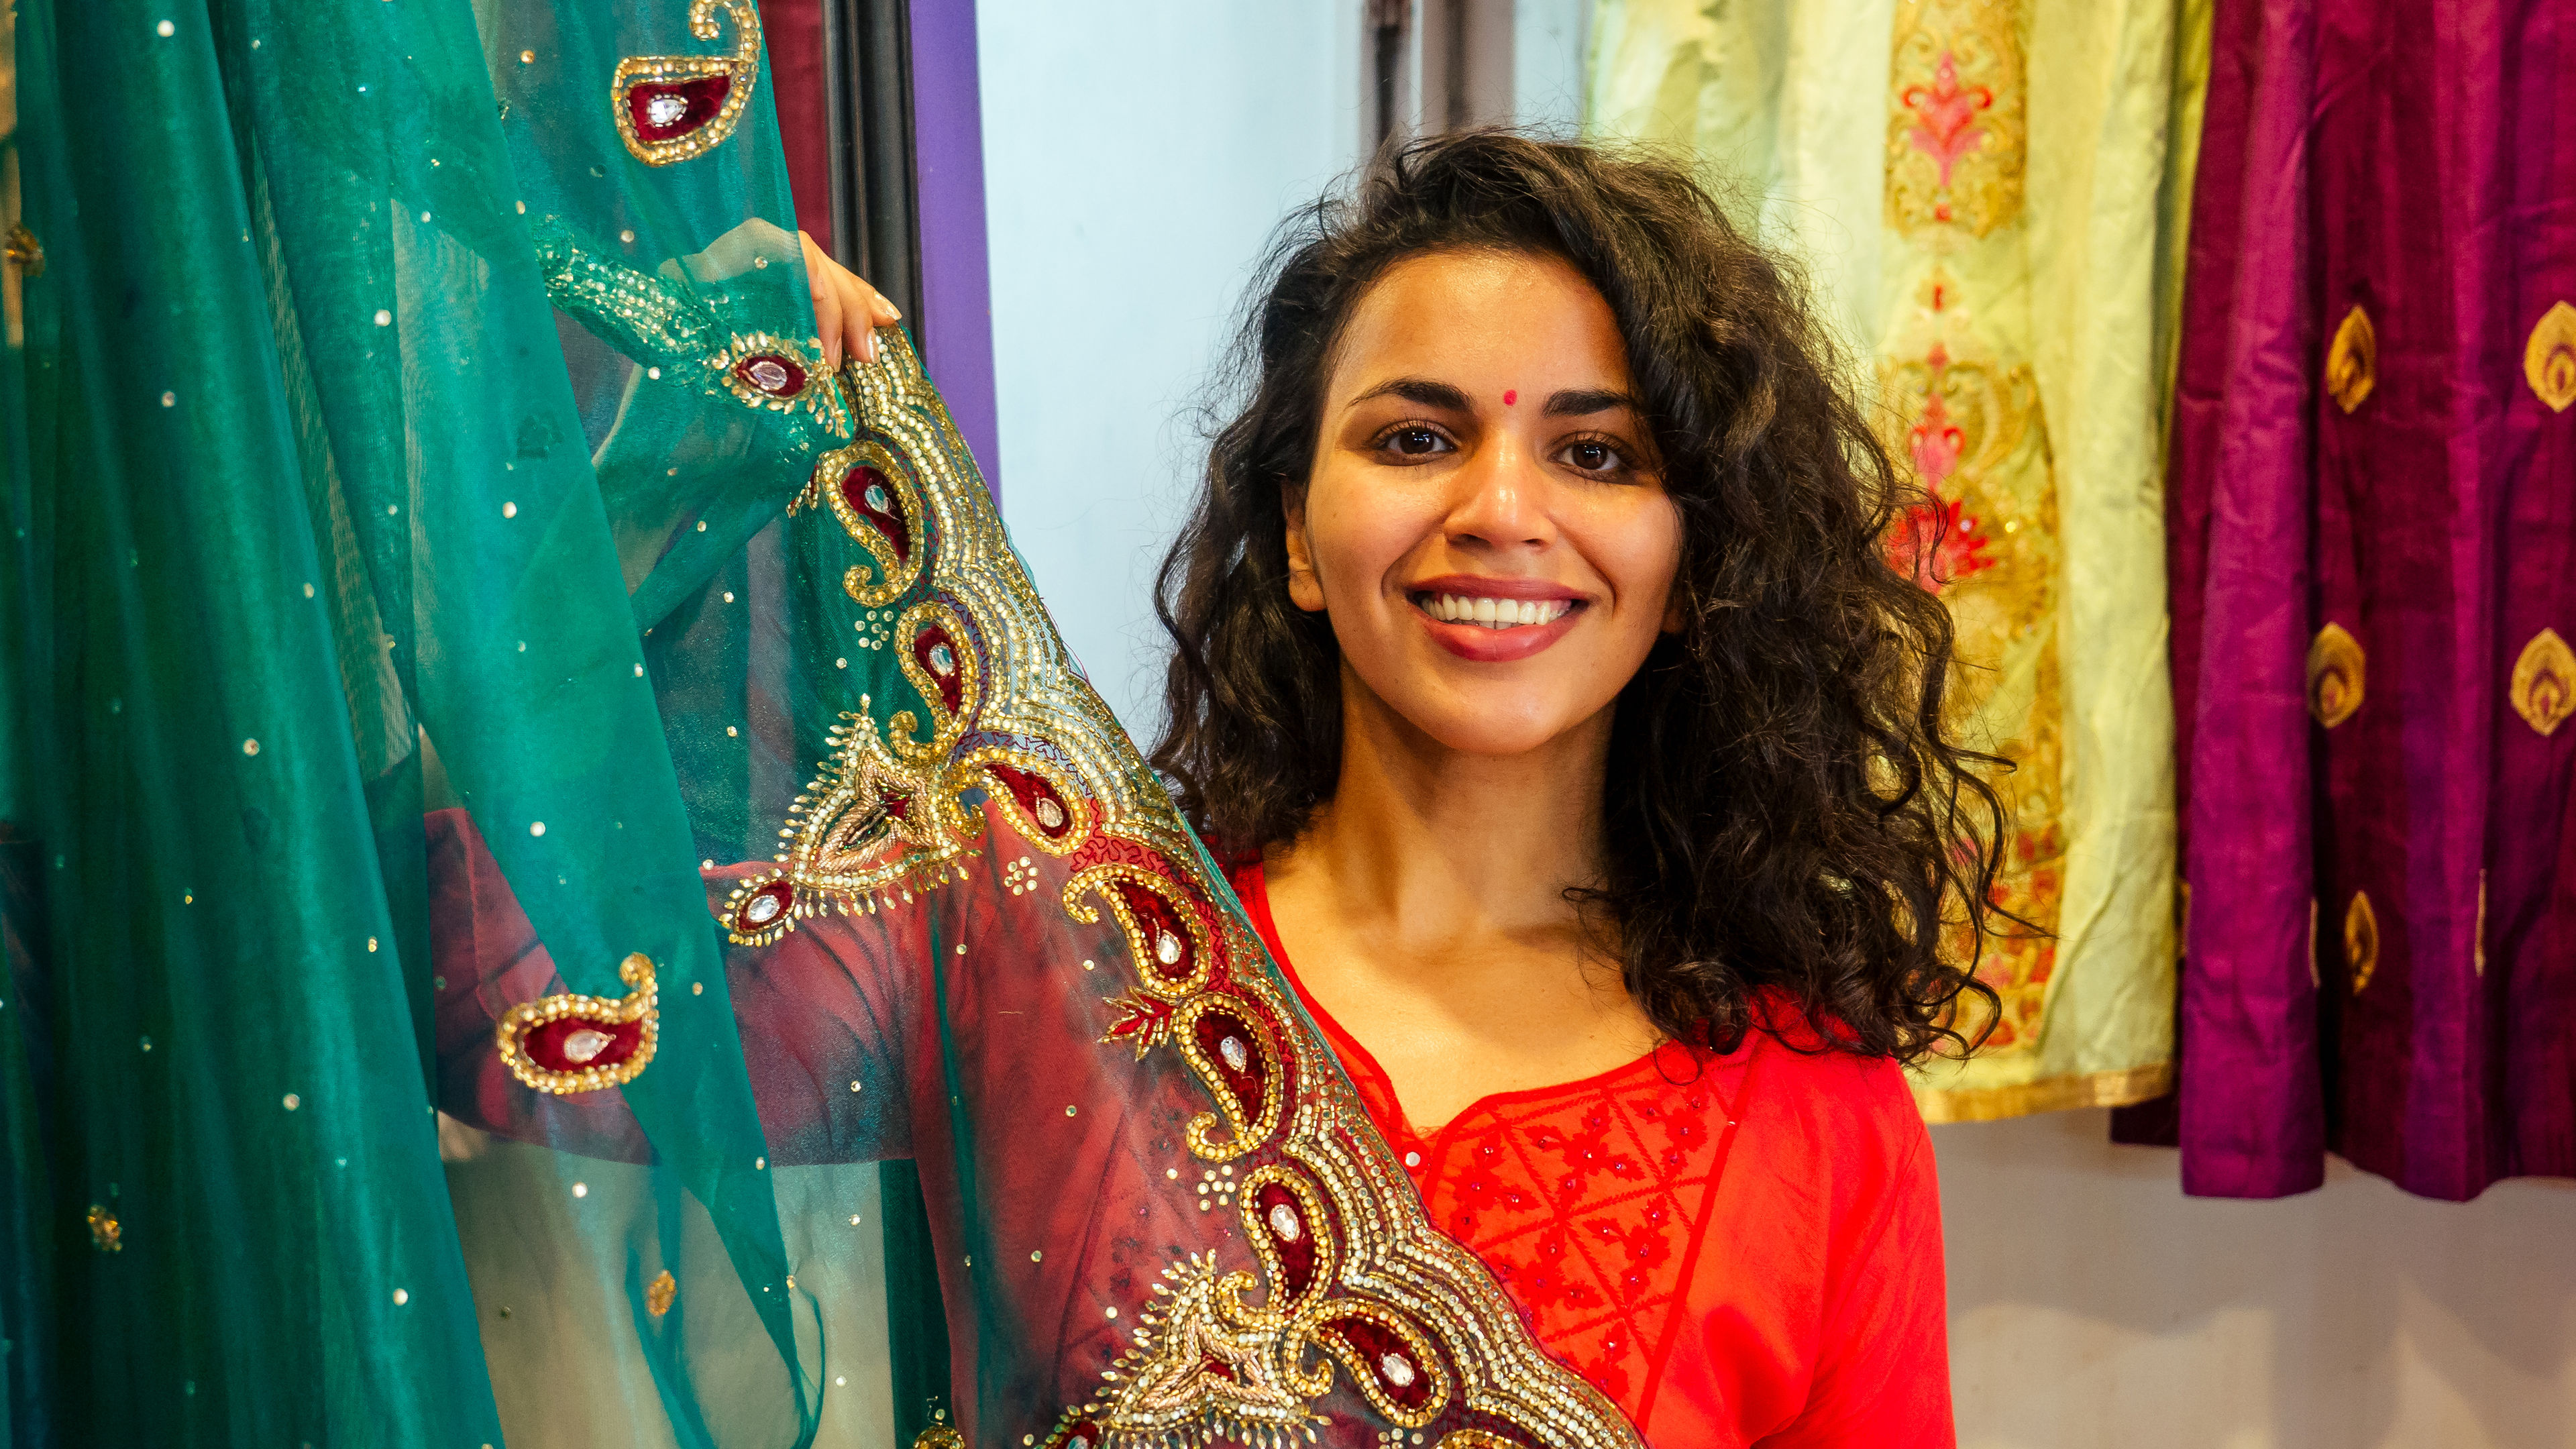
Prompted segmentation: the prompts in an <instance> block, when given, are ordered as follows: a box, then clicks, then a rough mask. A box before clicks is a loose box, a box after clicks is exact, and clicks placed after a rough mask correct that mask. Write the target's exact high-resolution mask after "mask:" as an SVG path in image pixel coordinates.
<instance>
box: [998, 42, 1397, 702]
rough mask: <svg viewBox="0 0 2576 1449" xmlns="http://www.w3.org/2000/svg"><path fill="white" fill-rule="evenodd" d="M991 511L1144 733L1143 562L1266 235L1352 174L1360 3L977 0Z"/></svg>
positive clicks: (1151, 629) (1150, 565)
mask: <svg viewBox="0 0 2576 1449" xmlns="http://www.w3.org/2000/svg"><path fill="white" fill-rule="evenodd" d="M978 22H979V32H980V33H979V35H978V45H979V47H980V48H981V51H982V81H983V96H984V148H985V156H984V176H985V187H986V193H987V198H988V200H987V203H986V204H987V207H988V217H989V225H990V227H991V237H992V242H991V245H992V265H993V352H994V359H995V390H996V392H997V394H998V396H999V403H1000V411H1001V439H1002V440H1001V460H1000V466H999V468H998V469H997V470H996V472H997V475H998V476H999V478H1000V479H1001V485H1002V514H1003V517H1004V518H1005V520H1007V521H1008V522H1009V524H1010V526H1011V533H1012V537H1013V538H1014V540H1015V541H1016V542H1017V543H1018V545H1019V547H1020V551H1021V553H1022V554H1023V555H1024V556H1026V558H1027V559H1028V562H1029V567H1030V569H1031V571H1032V572H1033V573H1035V575H1036V577H1037V583H1038V588H1039V590H1040V591H1041V592H1042V593H1043V594H1044V596H1045V598H1046V601H1047V605H1048V607H1049V608H1050V609H1052V610H1053V611H1054V613H1055V618H1056V623H1057V625H1058V627H1060V628H1062V629H1063V631H1064V633H1065V637H1066V638H1067V639H1068V640H1069V641H1070V642H1071V643H1072V645H1073V650H1074V653H1075V655H1076V656H1077V657H1078V658H1080V659H1081V661H1082V663H1083V667H1084V668H1085V669H1086V670H1087V671H1088V672H1089V673H1090V675H1091V678H1092V683H1093V684H1094V685H1096V686H1097V687H1098V688H1099V690H1100V692H1101V694H1102V695H1103V696H1104V697H1106V698H1107V699H1108V701H1109V703H1110V705H1111V706H1112V707H1113V708H1115V709H1116V710H1117V711H1118V713H1119V717H1120V718H1122V719H1124V720H1126V721H1127V723H1128V727H1129V728H1130V729H1131V730H1134V731H1136V732H1138V733H1139V735H1140V736H1145V737H1150V735H1151V733H1152V729H1153V725H1154V722H1155V721H1156V720H1157V719H1158V718H1159V710H1160V706H1159V703H1158V701H1159V697H1160V688H1161V646H1162V633H1161V630H1160V628H1159V627H1158V626H1156V625H1155V623H1154V621H1153V615H1152V613H1151V611H1150V609H1149V608H1148V606H1147V598H1148V591H1149V588H1150V586H1151V582H1152V578H1153V570H1154V566H1155V564H1156V563H1157V562H1158V561H1159V560H1160V558H1161V555H1162V550H1163V547H1164V545H1165V544H1166V543H1168V542H1169V541H1170V537H1171V533H1172V529H1173V527H1174V526H1175V523H1176V521H1177V513H1178V511H1179V509H1180V508H1181V507H1182V506H1183V500H1184V499H1185V498H1186V494H1187V490H1188V488H1189V487H1190V486H1192V485H1193V484H1194V482H1195V478H1196V471H1195V470H1196V467H1197V464H1198V462H1199V460H1200V458H1201V456H1202V451H1201V449H1200V447H1199V437H1198V433H1197V430H1196V421H1197V420H1196V418H1195V416H1194V415H1193V411H1192V410H1193V407H1194V405H1195V404H1196V403H1197V402H1199V401H1200V400H1201V398H1202V397H1203V396H1204V394H1205V388H1206V384H1207V382H1208V380H1209V377H1210V369H1211V366H1212V364H1213V363H1214V362H1215V361H1216V360H1217V358H1218V357H1219V355H1220V353H1221V351H1222V349H1223V348H1224V346H1225V344H1226V341H1227V339H1228V338H1229V336H1230V335H1231V327H1232V323H1233V320H1234V311H1235V308H1236V306H1237V304H1238V303H1239V301H1240V299H1241V296H1242V293H1243V289H1244V286H1245V284H1246V282H1247V281H1248V280H1249V279H1250V277H1251V274H1252V267H1253V265H1254V263H1255V261H1256V260H1257V259H1258V258H1259V257H1260V256H1261V254H1262V251H1263V246H1264V243H1265V241H1266V240H1267V239H1268V237H1269V235H1270V233H1271V229H1272V228H1273V226H1274V225H1276V223H1277V222H1278V221H1279V219H1280V217H1281V216H1282V215H1284V214H1285V213H1286V212H1287V210H1288V209H1289V208H1290V207H1292V206H1294V205H1296V204H1297V203H1298V202H1300V201H1312V200H1313V199H1314V198H1315V196H1316V195H1317V194H1319V193H1320V192H1321V191H1322V190H1323V189H1324V188H1325V187H1326V186H1327V185H1328V184H1330V183H1331V182H1332V181H1333V179H1334V178H1335V177H1337V176H1339V175H1341V174H1342V173H1343V172H1345V171H1347V170H1349V169H1350V168H1351V167H1353V166H1354V165H1355V164H1356V163H1357V162H1358V160H1359V158H1360V154H1361V150H1360V138H1359V100H1360V93H1359V80H1360V77H1359V54H1360V36H1359V5H1358V4H1357V3H1356V0H1353V3H1351V4H1346V5H1343V4H1324V3H1304V4H1281V3H1267V0H1265V3H1259V4H1249V3H1236V0H1213V3H1212V0H1117V3H1114V4H1113V3H1109V0H1092V3H1085V4H1069V3H1064V0H983V3H982V4H981V5H980V6H979V12H978Z"/></svg>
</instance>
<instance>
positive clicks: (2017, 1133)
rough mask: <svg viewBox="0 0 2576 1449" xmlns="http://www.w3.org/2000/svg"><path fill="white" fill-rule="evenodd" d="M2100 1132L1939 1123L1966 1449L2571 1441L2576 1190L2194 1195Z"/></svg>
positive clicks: (2336, 1173)
mask: <svg viewBox="0 0 2576 1449" xmlns="http://www.w3.org/2000/svg"><path fill="white" fill-rule="evenodd" d="M2109 1117H2110V1114H2109V1113H2108V1112H2100V1111H2092V1112H2067V1113H2060V1114H2057V1115H2053V1116H2047V1117H2034V1118H2026V1119H2023V1120H2020V1121H2015V1122H1982V1123H1961V1124H1956V1125H1947V1126H1940V1127H1935V1128H1933V1129H1932V1142H1933V1146H1934V1148H1935V1150H1936V1151H1938V1152H1939V1154H1940V1159H1941V1211H1942V1216H1943V1220H1944V1226H1945V1228H1946V1229H1947V1236H1948V1239H1949V1248H1950V1264H1949V1266H1950V1356H1951V1381H1952V1384H1953V1385H1954V1387H1955V1390H1956V1393H1957V1396H1958V1400H1957V1401H1958V1410H1959V1442H1960V1444H1961V1445H1962V1446H1965V1449H2180V1446H2190V1449H2198V1446H2204V1445H2207V1446H2225V1449H2426V1446H2441V1449H2484V1446H2494V1449H2558V1446H2564V1445H2568V1444H2576V1183H2570V1182H2565V1181H2541V1180H2526V1181H2516V1182H2506V1183H2501V1184H2499V1185H2497V1186H2495V1187H2493V1188H2490V1189H2488V1191H2487V1193H2486V1195H2485V1196H2483V1197H2481V1198H2479V1199H2478V1200H2477V1201H2475V1202H2471V1203H2437V1202H2427V1201H2425V1200H2424V1199H2422V1198H2415V1197H2409V1196H2407V1195H2406V1194H2404V1193H2402V1192H2399V1191H2398V1190H2397V1189H2396V1188H2394V1187H2391V1186H2390V1185H2389V1184H2388V1183H2387V1182H2386V1181H2384V1180H2382V1179H2379V1178H2375V1177H2370V1176H2366V1175H2364V1174H2362V1173H2359V1172H2356V1171H2354V1170H2353V1169H2351V1168H2349V1167H2346V1166H2344V1165H2343V1164H2342V1163H2341V1162H2332V1163H2330V1164H2329V1166H2328V1169H2327V1173H2326V1185H2325V1186H2324V1187H2323V1188H2321V1189H2319V1190H2318V1191H2316V1192H2312V1193H2307V1194H2305V1195H2302V1196H2300V1197H2295V1198H2287V1199H2283V1200H2281V1201H2278V1202H2236V1201H2221V1200H2216V1199H2210V1198H2186V1197H2184V1196H2183V1195H2182V1192H2181V1189H2180V1187H2179V1186H2178V1185H2177V1183H2176V1179H2175V1175H2174V1166H2175V1159H2174V1154H2173V1153H2172V1152H2170V1151H2167V1150H2165V1149H2162V1148H2154V1147H2117V1146H2113V1145H2112V1144H2111V1142H2110V1140H2109Z"/></svg>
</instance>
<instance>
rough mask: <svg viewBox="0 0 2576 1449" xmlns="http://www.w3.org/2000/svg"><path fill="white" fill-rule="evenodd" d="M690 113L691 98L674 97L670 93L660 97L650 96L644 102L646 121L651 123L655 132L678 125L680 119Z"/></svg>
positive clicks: (664, 93) (666, 92)
mask: <svg viewBox="0 0 2576 1449" xmlns="http://www.w3.org/2000/svg"><path fill="white" fill-rule="evenodd" d="M688 113H689V98H688V97H686V96H680V95H673V94H671V93H670V92H668V91H665V92H663V93H662V94H660V95H658V96H648V97H646V98H645V101H644V119H645V120H647V121H649V122H651V123H652V125H653V128H654V129H655V130H660V129H662V128H663V127H665V126H676V125H678V124H679V123H680V118H681V117H683V116H685V115H687V114H688Z"/></svg>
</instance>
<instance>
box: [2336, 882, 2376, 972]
mask: <svg viewBox="0 0 2576 1449" xmlns="http://www.w3.org/2000/svg"><path fill="white" fill-rule="evenodd" d="M2343 964H2344V967H2345V969H2346V970H2348V971H2350V972H2351V973H2352V994H2353V995H2355V996H2359V995H2360V994H2361V993H2362V992H2363V991H2364V990H2366V989H2367V988H2368V987H2369V985H2370V977H2371V973H2372V972H2375V971H2377V970H2378V969H2379V913H2378V912H2376V911H2374V910H2372V909H2371V908H2370V893H2369V892H2367V891H2355V892H2353V895H2352V904H2351V905H2350V906H2349V907H2347V908H2345V910H2344V913H2343Z"/></svg>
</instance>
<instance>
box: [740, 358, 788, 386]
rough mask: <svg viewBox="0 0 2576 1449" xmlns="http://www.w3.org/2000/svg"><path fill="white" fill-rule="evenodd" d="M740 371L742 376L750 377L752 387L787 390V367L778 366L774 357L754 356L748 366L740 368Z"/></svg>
mask: <svg viewBox="0 0 2576 1449" xmlns="http://www.w3.org/2000/svg"><path fill="white" fill-rule="evenodd" d="M742 373H743V376H745V377H747V378H750V379H751V385H752V386H753V387H756V388H759V389H760V390H761V391H762V392H785V391H787V369H786V368H785V367H782V366H780V365H779V363H778V361H777V359H775V358H770V357H761V358H755V359H753V361H752V364H751V365H750V366H749V367H746V368H744V369H743V370H742Z"/></svg>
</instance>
